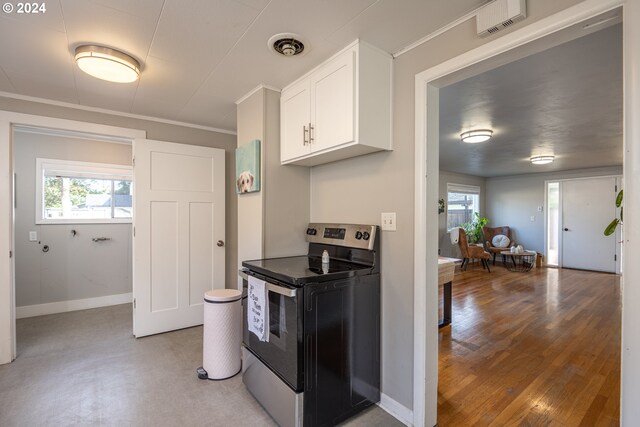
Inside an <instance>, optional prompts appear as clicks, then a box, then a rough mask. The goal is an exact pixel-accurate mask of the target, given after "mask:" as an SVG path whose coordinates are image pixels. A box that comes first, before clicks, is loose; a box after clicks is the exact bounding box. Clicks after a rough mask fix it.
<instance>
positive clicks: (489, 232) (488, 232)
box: [482, 226, 515, 265]
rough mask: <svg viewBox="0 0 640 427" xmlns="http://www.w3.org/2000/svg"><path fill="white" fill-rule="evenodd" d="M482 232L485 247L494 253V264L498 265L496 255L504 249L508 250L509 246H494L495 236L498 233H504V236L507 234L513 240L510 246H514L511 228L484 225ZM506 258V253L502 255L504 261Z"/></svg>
mask: <svg viewBox="0 0 640 427" xmlns="http://www.w3.org/2000/svg"><path fill="white" fill-rule="evenodd" d="M482 232H483V233H484V240H485V248H486V249H487V251H489V253H491V254H493V265H496V255H498V254H499V253H500V252H502V251H506V250H508V249H509V248H508V247H507V248H497V247H495V246H493V243H492V242H493V238H494V237H495V236H497V235H498V234H502V235H504V236H507V237H508V238H509V240H510V241H511V243H509V246H513V245H514V244H515V242H514V241H513V240H512V239H511V229H510V228H509V227H508V226H502V227H482ZM504 259H505V258H504V255H502V262H504Z"/></svg>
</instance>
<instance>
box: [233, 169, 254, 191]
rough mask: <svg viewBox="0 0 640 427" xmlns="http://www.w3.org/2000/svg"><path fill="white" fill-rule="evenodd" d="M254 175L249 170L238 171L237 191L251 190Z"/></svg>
mask: <svg viewBox="0 0 640 427" xmlns="http://www.w3.org/2000/svg"><path fill="white" fill-rule="evenodd" d="M253 180H254V176H253V174H252V173H251V172H249V171H242V172H240V176H238V181H237V184H238V193H248V192H250V191H251V187H253Z"/></svg>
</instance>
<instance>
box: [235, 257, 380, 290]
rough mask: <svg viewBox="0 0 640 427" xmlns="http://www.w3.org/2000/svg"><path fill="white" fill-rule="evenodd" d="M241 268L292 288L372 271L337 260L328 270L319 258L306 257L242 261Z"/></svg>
mask: <svg viewBox="0 0 640 427" xmlns="http://www.w3.org/2000/svg"><path fill="white" fill-rule="evenodd" d="M242 266H243V267H244V268H246V269H248V270H250V271H254V272H256V273H259V274H261V275H263V276H266V277H271V278H274V279H276V280H279V281H281V282H284V283H287V284H290V285H293V286H304V285H305V284H306V283H318V282H326V281H330V280H340V279H347V278H349V277H354V276H357V275H363V274H369V273H370V272H371V271H372V269H373V268H372V267H371V266H367V265H361V264H357V263H353V262H348V261H342V260H339V259H332V260H331V261H330V262H329V266H328V268H327V267H326V266H325V267H324V268H323V265H322V259H321V258H319V257H312V256H307V255H301V256H294V257H284V258H268V259H258V260H253V261H243V262H242Z"/></svg>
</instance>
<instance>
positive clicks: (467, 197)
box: [447, 184, 480, 230]
mask: <svg viewBox="0 0 640 427" xmlns="http://www.w3.org/2000/svg"><path fill="white" fill-rule="evenodd" d="M476 212H480V187H476V186H473V185H462V184H447V230H451V229H452V228H454V227H459V226H460V225H462V224H464V223H465V222H471V221H472V220H473V214H474V213H476Z"/></svg>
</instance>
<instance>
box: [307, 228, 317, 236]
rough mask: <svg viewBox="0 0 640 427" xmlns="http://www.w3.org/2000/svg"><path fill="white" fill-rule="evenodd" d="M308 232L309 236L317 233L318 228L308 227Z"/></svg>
mask: <svg viewBox="0 0 640 427" xmlns="http://www.w3.org/2000/svg"><path fill="white" fill-rule="evenodd" d="M307 234H308V235H309V236H313V235H315V234H316V229H315V228H307Z"/></svg>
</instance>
